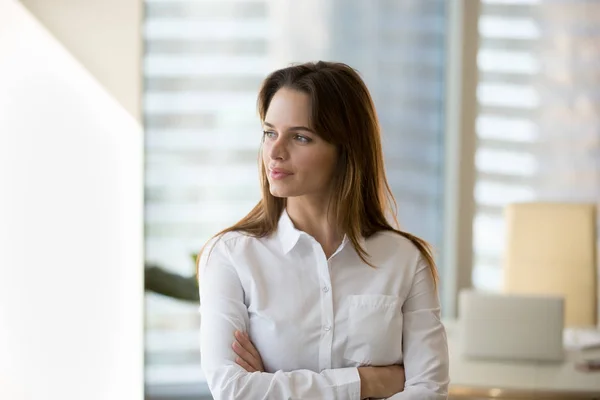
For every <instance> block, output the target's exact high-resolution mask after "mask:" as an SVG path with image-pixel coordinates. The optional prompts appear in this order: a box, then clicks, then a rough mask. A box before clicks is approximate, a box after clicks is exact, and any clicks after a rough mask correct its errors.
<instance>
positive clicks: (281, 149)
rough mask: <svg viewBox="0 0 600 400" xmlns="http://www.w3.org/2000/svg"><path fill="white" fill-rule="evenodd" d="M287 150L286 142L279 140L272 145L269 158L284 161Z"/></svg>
mask: <svg viewBox="0 0 600 400" xmlns="http://www.w3.org/2000/svg"><path fill="white" fill-rule="evenodd" d="M286 154H287V150H286V148H285V142H284V141H283V140H282V139H281V138H277V139H276V140H274V141H273V142H272V144H271V152H270V154H269V156H270V157H271V159H272V160H283V159H285V157H286Z"/></svg>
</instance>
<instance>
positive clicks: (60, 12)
mask: <svg viewBox="0 0 600 400" xmlns="http://www.w3.org/2000/svg"><path fill="white" fill-rule="evenodd" d="M20 2H21V3H22V4H23V5H24V6H25V7H26V8H27V9H29V11H30V12H31V13H32V14H33V15H34V16H35V17H36V19H37V20H38V21H39V22H41V23H42V24H43V25H44V26H45V27H46V28H47V29H48V30H49V31H50V32H51V33H52V35H53V36H54V37H56V38H57V39H58V40H59V41H60V42H61V43H62V44H63V45H64V46H65V48H66V49H67V50H68V51H69V53H71V54H72V55H73V56H74V57H75V58H76V59H77V60H79V62H81V63H82V64H83V65H84V66H85V67H86V69H88V70H89V71H90V72H91V73H92V75H94V76H95V77H96V79H97V80H98V82H100V83H101V84H102V85H103V86H104V87H105V88H106V89H107V90H108V92H109V93H111V94H112V95H113V96H114V97H115V99H117V101H119V102H120V103H121V105H122V106H123V107H125V109H126V110H127V111H129V112H130V113H131V115H133V116H135V117H136V118H138V120H140V118H141V110H140V103H141V101H140V98H141V94H140V93H141V82H142V79H141V71H140V68H141V64H142V56H141V53H142V39H141V36H142V32H141V18H142V9H143V1H142V0H21V1H20Z"/></svg>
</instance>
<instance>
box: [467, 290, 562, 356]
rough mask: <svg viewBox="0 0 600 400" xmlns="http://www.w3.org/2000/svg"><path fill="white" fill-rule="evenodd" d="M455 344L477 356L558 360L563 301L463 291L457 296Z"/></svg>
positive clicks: (536, 296) (560, 344) (560, 351)
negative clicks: (457, 314)
mask: <svg viewBox="0 0 600 400" xmlns="http://www.w3.org/2000/svg"><path fill="white" fill-rule="evenodd" d="M459 321H460V323H459V329H460V331H459V345H460V349H461V352H462V354H463V356H465V357H467V358H479V359H495V360H498V359H505V360H531V361H560V360H562V359H563V357H564V349H563V327H564V300H563V298H562V297H558V296H541V295H531V296H528V295H513V294H510V295H508V294H495V293H483V292H477V291H474V290H465V291H462V292H461V293H460V297H459Z"/></svg>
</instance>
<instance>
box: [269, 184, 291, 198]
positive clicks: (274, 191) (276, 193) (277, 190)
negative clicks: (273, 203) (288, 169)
mask: <svg viewBox="0 0 600 400" xmlns="http://www.w3.org/2000/svg"><path fill="white" fill-rule="evenodd" d="M269 191H270V192H271V195H273V197H282V198H285V197H293V196H294V193H293V191H292V190H290V189H289V188H283V187H280V186H279V185H277V186H274V185H271V187H270V188H269Z"/></svg>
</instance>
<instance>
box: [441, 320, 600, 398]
mask: <svg viewBox="0 0 600 400" xmlns="http://www.w3.org/2000/svg"><path fill="white" fill-rule="evenodd" d="M444 325H445V326H446V331H447V333H448V350H449V353H450V397H451V398H455V399H484V398H498V399H511V400H512V399H565V400H570V399H578V400H579V399H581V400H591V399H597V400H600V371H595V372H581V371H578V370H576V369H575V366H574V362H575V361H576V360H578V359H581V358H592V357H600V349H598V350H588V351H585V352H578V353H574V352H571V353H567V356H566V358H565V360H564V361H563V362H560V363H548V362H517V361H514V362H511V361H483V360H468V359H464V358H462V357H461V354H460V349H459V345H458V334H459V332H458V330H459V327H458V324H457V323H456V322H455V321H444Z"/></svg>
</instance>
